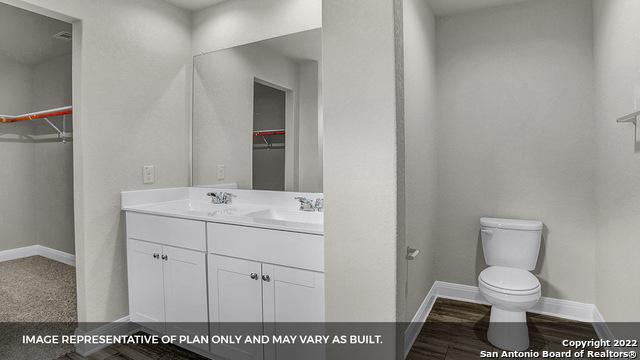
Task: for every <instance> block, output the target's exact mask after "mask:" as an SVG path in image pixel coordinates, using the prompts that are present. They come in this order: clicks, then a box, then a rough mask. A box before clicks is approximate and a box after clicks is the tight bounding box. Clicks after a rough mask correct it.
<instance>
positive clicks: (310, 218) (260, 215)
mask: <svg viewBox="0 0 640 360" xmlns="http://www.w3.org/2000/svg"><path fill="white" fill-rule="evenodd" d="M323 215H324V214H323V213H321V212H311V211H288V210H276V209H268V210H260V211H255V212H252V213H249V214H247V215H246V216H247V217H251V218H254V219H265V220H279V221H289V222H297V223H308V224H322V223H323V222H324V216H323Z"/></svg>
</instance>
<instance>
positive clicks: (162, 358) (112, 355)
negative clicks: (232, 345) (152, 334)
mask: <svg viewBox="0 0 640 360" xmlns="http://www.w3.org/2000/svg"><path fill="white" fill-rule="evenodd" d="M87 359H90V360H169V359H170V360H207V359H206V358H204V357H202V356H200V355H197V354H194V353H192V352H190V351H187V350H185V349H182V348H180V347H178V346H175V345H111V346H109V347H108V348H105V349H102V350H100V351H98V352H96V353H94V354H92V355H90V356H89V357H83V356H80V355H78V354H77V353H70V354H67V355H64V356H61V357H59V358H58V360H87Z"/></svg>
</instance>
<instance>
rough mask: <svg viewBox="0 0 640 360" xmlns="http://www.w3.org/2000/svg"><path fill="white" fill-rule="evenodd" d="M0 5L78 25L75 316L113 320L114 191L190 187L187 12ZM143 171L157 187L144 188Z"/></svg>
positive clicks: (147, 4)
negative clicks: (153, 175)
mask: <svg viewBox="0 0 640 360" xmlns="http://www.w3.org/2000/svg"><path fill="white" fill-rule="evenodd" d="M6 2H8V3H10V4H14V5H20V6H25V7H28V8H31V9H38V10H39V11H42V9H45V10H47V11H48V14H49V15H52V16H56V17H58V18H66V19H68V20H73V19H80V20H82V23H81V26H80V23H77V25H78V26H74V42H75V44H76V45H77V47H76V52H75V53H74V59H73V61H74V63H73V66H74V75H76V76H75V77H74V80H73V86H74V93H73V98H74V106H75V108H74V111H75V116H74V142H73V149H74V154H75V155H76V156H75V159H74V183H75V184H74V197H75V208H74V210H75V220H76V221H75V237H76V255H77V268H76V270H77V277H78V308H79V311H78V318H79V320H80V321H112V320H115V319H118V318H121V317H123V316H125V315H126V314H127V313H128V305H127V280H126V251H125V245H126V244H125V236H124V219H123V217H122V215H121V213H120V192H121V191H123V190H136V189H144V188H153V187H158V188H159V187H171V186H185V185H188V184H189V165H188V164H189V152H188V149H189V147H188V138H189V137H188V129H189V126H188V122H187V120H188V116H187V115H188V96H187V94H188V93H189V89H190V85H189V84H190V82H189V78H190V72H189V71H188V70H189V64H190V63H191V56H190V52H191V21H190V16H189V13H188V12H186V11H183V10H179V9H177V8H175V7H173V6H171V5H169V4H167V3H165V2H163V1H155V0H134V1H131V0H127V1H125V0H113V1H101V0H71V1H69V0H27V1H22V0H7V1H6ZM151 29H152V31H151ZM148 164H153V165H155V166H156V171H157V181H156V183H155V184H153V185H146V186H145V185H143V184H142V166H143V165H148Z"/></svg>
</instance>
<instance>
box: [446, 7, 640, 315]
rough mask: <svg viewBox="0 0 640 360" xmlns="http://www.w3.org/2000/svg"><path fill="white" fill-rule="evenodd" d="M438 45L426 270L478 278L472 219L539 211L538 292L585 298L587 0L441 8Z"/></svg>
mask: <svg viewBox="0 0 640 360" xmlns="http://www.w3.org/2000/svg"><path fill="white" fill-rule="evenodd" d="M436 54H437V70H438V98H439V101H438V106H439V110H438V111H439V118H438V132H437V134H438V184H439V191H438V193H439V200H438V214H439V217H438V234H437V239H438V246H437V249H436V250H435V251H436V253H437V254H438V256H437V258H436V261H435V265H436V269H437V272H436V278H437V279H438V280H443V281H451V282H456V283H462V284H469V285H476V284H477V275H478V273H479V272H480V271H481V270H482V269H483V268H484V267H485V263H484V258H483V254H482V247H481V244H480V242H479V239H478V234H479V227H480V225H479V220H480V217H482V216H493V217H506V218H519V219H539V220H542V221H543V222H544V223H545V229H544V240H543V246H542V249H541V253H540V264H539V266H538V268H537V271H536V274H537V275H538V276H539V278H540V280H541V283H542V289H543V295H545V296H551V297H557V298H562V299H569V300H577V301H583V302H587V303H593V302H594V301H595V288H594V286H595V284H594V281H593V279H594V278H595V276H596V272H595V244H596V226H595V208H594V186H595V180H594V179H595V162H594V161H593V159H594V156H595V145H594V142H595V140H596V136H595V135H594V121H593V111H594V107H593V88H594V77H593V69H594V67H593V66H594V61H593V22H592V7H591V2H590V1H584V0H536V1H527V2H523V3H519V4H516V5H510V6H502V7H497V8H492V9H486V10H480V11H476V12H470V13H466V14H461V15H455V16H452V17H443V18H439V19H438V21H437V49H436ZM627 135H628V136H631V134H627Z"/></svg>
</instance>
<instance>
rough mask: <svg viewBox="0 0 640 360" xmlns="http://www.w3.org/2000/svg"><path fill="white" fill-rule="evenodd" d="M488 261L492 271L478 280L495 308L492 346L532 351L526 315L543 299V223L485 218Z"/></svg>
mask: <svg viewBox="0 0 640 360" xmlns="http://www.w3.org/2000/svg"><path fill="white" fill-rule="evenodd" d="M480 226H481V237H482V249H483V251H484V259H485V262H486V263H487V265H489V267H488V268H486V269H484V270H482V272H481V273H480V275H479V276H478V287H479V288H480V293H481V294H482V296H484V298H485V299H487V301H488V302H489V303H490V304H491V305H492V306H491V319H490V323H489V332H488V334H487V337H488V339H489V342H491V343H492V344H493V345H495V346H496V347H498V348H501V349H504V350H512V351H523V350H526V349H528V348H529V331H528V329H527V317H526V311H527V310H528V309H530V308H531V307H533V306H534V305H535V304H536V303H537V302H538V300H539V299H540V292H541V288H540V282H539V281H538V279H537V278H536V277H535V276H534V275H533V274H532V273H530V272H529V271H531V270H533V269H535V267H536V262H537V260H538V252H539V250H540V239H541V238H542V222H540V221H533V220H512V219H495V218H481V219H480Z"/></svg>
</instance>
